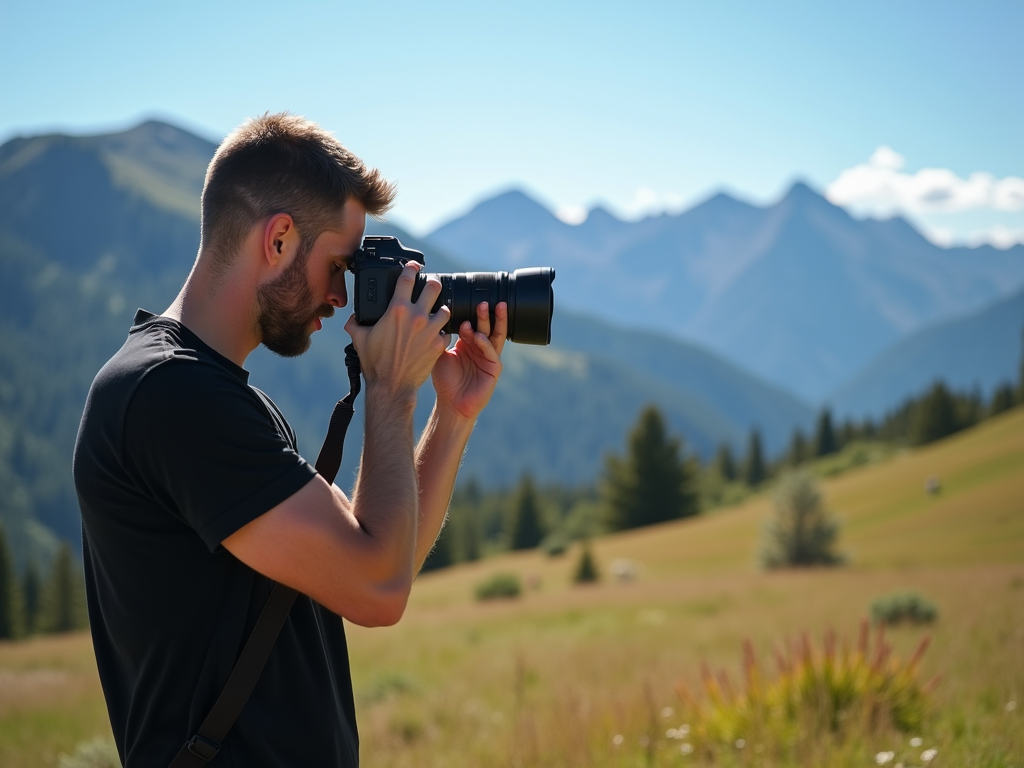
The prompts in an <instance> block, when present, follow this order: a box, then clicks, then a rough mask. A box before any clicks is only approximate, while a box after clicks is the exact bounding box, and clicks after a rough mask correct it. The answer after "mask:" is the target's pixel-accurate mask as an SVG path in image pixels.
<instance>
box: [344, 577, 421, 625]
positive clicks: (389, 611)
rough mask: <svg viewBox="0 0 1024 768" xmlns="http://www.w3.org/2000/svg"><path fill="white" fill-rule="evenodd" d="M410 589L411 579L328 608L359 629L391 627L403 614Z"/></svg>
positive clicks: (380, 587)
mask: <svg viewBox="0 0 1024 768" xmlns="http://www.w3.org/2000/svg"><path fill="white" fill-rule="evenodd" d="M411 589H412V579H411V578H409V579H403V580H402V581H401V582H400V583H397V584H396V583H391V584H388V585H386V586H379V587H377V588H375V589H372V590H370V591H369V592H368V593H367V594H366V595H364V596H363V597H362V598H361V599H360V600H358V601H355V602H354V603H350V604H348V605H339V606H337V607H331V606H328V607H329V608H331V609H332V610H333V611H334V612H335V613H337V614H339V615H340V616H343V617H344V618H346V619H348V620H349V621H351V622H352V623H353V624H358V625H359V626H361V627H391V626H394V625H395V624H397V623H398V622H399V620H401V618H402V616H403V615H404V614H405V608H406V606H407V605H408V604H409V592H410V591H411Z"/></svg>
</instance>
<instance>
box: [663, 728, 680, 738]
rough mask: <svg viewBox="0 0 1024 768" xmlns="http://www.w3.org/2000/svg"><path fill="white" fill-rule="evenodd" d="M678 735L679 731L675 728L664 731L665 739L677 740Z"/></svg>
mask: <svg viewBox="0 0 1024 768" xmlns="http://www.w3.org/2000/svg"><path fill="white" fill-rule="evenodd" d="M678 734H679V731H677V730H676V729H675V728H669V729H668V730H667V731H665V738H666V739H678V738H679V735H678Z"/></svg>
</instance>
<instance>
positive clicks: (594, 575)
mask: <svg viewBox="0 0 1024 768" xmlns="http://www.w3.org/2000/svg"><path fill="white" fill-rule="evenodd" d="M600 578H601V575H600V574H599V573H598V571H597V563H595V562H594V555H593V553H592V552H591V551H590V540H589V539H584V540H583V549H582V551H581V552H580V560H579V563H578V564H577V565H576V572H575V573H574V574H573V577H572V580H573V581H574V582H575V583H576V584H592V583H594V582H595V581H598V580H599V579H600Z"/></svg>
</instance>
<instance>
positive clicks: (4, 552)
mask: <svg viewBox="0 0 1024 768" xmlns="http://www.w3.org/2000/svg"><path fill="white" fill-rule="evenodd" d="M20 587H21V585H20V584H18V578H17V576H16V575H15V572H14V558H13V557H12V555H11V550H10V548H9V547H8V546H7V534H6V533H4V529H3V526H0V640H14V639H15V638H18V637H21V635H22V629H23V626H24V618H23V613H22V599H21V589H20Z"/></svg>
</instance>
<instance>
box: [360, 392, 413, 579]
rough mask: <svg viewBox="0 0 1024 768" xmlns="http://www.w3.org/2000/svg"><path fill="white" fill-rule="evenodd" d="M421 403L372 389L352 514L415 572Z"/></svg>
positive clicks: (390, 552)
mask: <svg viewBox="0 0 1024 768" xmlns="http://www.w3.org/2000/svg"><path fill="white" fill-rule="evenodd" d="M415 403H416V399H415V393H413V394H412V395H411V396H409V395H395V394H394V393H388V392H383V391H378V390H377V389H376V388H372V387H368V391H367V393H366V425H365V438H364V442H363V455H362V460H361V461H360V465H359V475H358V479H357V480H356V487H355V491H354V493H353V495H352V513H353V515H354V516H355V518H356V520H358V521H359V525H360V527H361V528H362V529H363V530H364V531H365V532H366V533H367V534H368V535H369V536H371V537H372V538H374V539H377V540H378V541H380V542H382V543H383V544H384V546H385V547H386V550H387V551H388V552H389V554H390V555H391V557H393V558H394V559H395V562H396V565H400V566H401V567H402V569H404V568H406V567H409V568H412V567H413V559H414V553H415V551H416V529H417V527H418V512H417V510H418V507H419V498H418V493H417V487H418V483H417V478H416V469H415V465H414V453H413V434H412V413H413V409H414V407H415ZM412 574H415V570H413V571H412V573H411V574H410V576H411V575H412Z"/></svg>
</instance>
